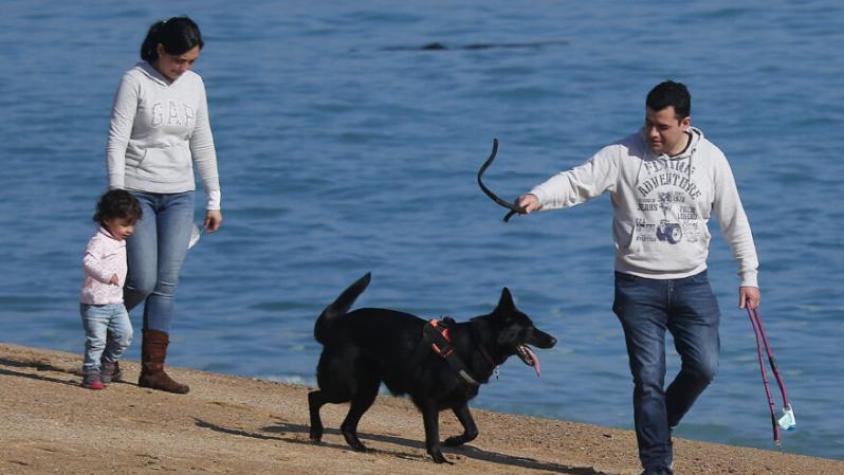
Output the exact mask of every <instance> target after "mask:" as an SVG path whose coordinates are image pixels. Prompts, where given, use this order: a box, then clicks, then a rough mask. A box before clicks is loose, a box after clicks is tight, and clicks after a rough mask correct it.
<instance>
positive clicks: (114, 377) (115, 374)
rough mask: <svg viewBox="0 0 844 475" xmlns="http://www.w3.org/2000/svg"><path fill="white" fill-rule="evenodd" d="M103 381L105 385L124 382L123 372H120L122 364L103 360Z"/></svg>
mask: <svg viewBox="0 0 844 475" xmlns="http://www.w3.org/2000/svg"><path fill="white" fill-rule="evenodd" d="M101 375H102V380H103V382H104V383H106V384H108V383H112V382H118V381H123V372H122V371H120V363H118V362H117V361H115V362H114V363H111V362H108V361H106V360H103V370H102V373H101Z"/></svg>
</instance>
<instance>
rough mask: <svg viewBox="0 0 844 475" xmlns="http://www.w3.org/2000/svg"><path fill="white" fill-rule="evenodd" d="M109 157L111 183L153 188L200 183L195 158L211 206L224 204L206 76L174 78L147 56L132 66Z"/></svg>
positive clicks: (118, 100)
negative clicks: (146, 58) (207, 96)
mask: <svg viewBox="0 0 844 475" xmlns="http://www.w3.org/2000/svg"><path fill="white" fill-rule="evenodd" d="M106 161H107V166H108V178H109V187H110V188H126V189H129V190H136V191H147V192H152V193H181V192H184V191H191V190H193V189H195V188H196V185H195V179H194V175H193V165H194V163H195V164H196V167H197V169H198V170H199V175H200V177H201V178H202V182H203V185H204V187H205V191H206V193H207V194H208V205H207V208H208V209H219V208H220V181H219V175H218V173H217V153H216V151H215V149H214V139H213V137H212V135H211V126H210V124H209V122H208V104H207V99H206V96H205V85H204V84H203V82H202V78H201V77H200V76H199V75H198V74H196V73H194V72H193V71H187V72H185V73H184V74H182V75H181V76H179V77H178V78H177V79H176V80H175V81H173V82H169V81H168V80H167V79H165V78H164V76H162V75H161V74H160V73H159V72H158V71H156V69H155V68H154V67H152V66H151V65H150V64H149V63H147V62H146V61H141V62H139V63H138V64H136V65H135V67H133V68H132V69H130V70H129V71H127V72H126V74H124V75H123V79H122V80H121V82H120V87H119V88H118V89H117V93H116V94H115V97H114V106H113V107H112V113H111V125H110V127H109V131H108V145H107V146H106Z"/></svg>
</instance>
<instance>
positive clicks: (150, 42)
mask: <svg viewBox="0 0 844 475" xmlns="http://www.w3.org/2000/svg"><path fill="white" fill-rule="evenodd" d="M163 26H164V22H163V21H157V22H155V23H153V24H152V26H150V27H149V31H148V32H147V37H146V38H144V42H143V43H142V44H141V59H143V60H144V61H146V62H148V63H150V64H152V63H154V62H155V61H156V60H157V59H158V43H159V41H158V36H159V34H160V33H161V28H162V27H163Z"/></svg>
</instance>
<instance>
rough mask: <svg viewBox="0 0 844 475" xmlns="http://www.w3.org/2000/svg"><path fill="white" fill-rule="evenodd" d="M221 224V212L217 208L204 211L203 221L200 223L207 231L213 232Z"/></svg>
mask: <svg viewBox="0 0 844 475" xmlns="http://www.w3.org/2000/svg"><path fill="white" fill-rule="evenodd" d="M222 224H223V213H221V212H220V210H218V209H209V210H208V211H206V212H205V221H204V222H203V223H202V226H203V227H204V228H205V230H206V231H208V232H209V233H213V232H214V231H216V230H218V229H220V226H222Z"/></svg>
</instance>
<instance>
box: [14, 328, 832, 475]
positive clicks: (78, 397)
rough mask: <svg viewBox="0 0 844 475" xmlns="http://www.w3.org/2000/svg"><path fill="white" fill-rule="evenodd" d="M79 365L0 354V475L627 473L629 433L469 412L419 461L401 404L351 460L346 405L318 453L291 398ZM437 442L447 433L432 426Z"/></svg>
mask: <svg viewBox="0 0 844 475" xmlns="http://www.w3.org/2000/svg"><path fill="white" fill-rule="evenodd" d="M79 364H80V355H76V354H71V353H64V352H56V351H49V350H40V349H33V348H27V347H22V346H15V345H7V344H0V473H2V474H45V473H61V474H81V473H118V474H130V473H174V474H191V473H237V474H241V473H242V474H264V473H278V474H314V473H320V474H334V473H344V474H345V473H350V474H351V473H373V474H388V473H401V474H403V475H404V474H444V473H447V474H455V475H457V474H459V475H463V474H479V473H483V474H505V473H507V474H510V473H563V474H577V475H588V474H635V473H638V471H639V468H638V461H637V459H636V457H635V453H636V448H635V447H636V444H635V438H634V434H633V433H632V432H630V431H623V430H618V429H609V428H603V427H596V426H589V425H585V424H575V423H570V422H564V421H553V420H544V419H537V418H531V417H522V416H513V415H507V414H499V413H494V412H488V411H480V410H476V411H474V413H475V417H476V420H477V422H478V426H479V428H480V432H481V435H480V436H479V437H478V438H477V439H476V440H475V441H473V442H472V443H470V444H469V445H468V446H466V447H463V448H459V449H448V448H446V449H445V450H444V452H445V454H446V457H447V458H448V460H449V461H451V462H453V463H454V464H453V465H449V466H441V465H437V464H435V463H433V462H432V461H431V459H430V458H429V457H428V456H427V454H426V453H425V449H424V446H423V443H422V441H423V438H424V433H423V430H422V420H421V417H420V416H419V414H418V413H417V412H416V410H415V409H414V408H413V406H412V405H411V404H409V403H408V401H406V400H404V399H400V398H393V397H387V396H381V397H379V400H378V401H376V403H375V405H374V406H373V408H372V409H371V410H370V411H369V412H368V413H367V414H366V416H364V418H363V420H362V421H361V426H360V432H361V438H362V440H363V442H364V443H365V444H367V445H368V446H369V448H370V449H373V450H372V451H370V452H368V453H358V452H354V451H351V450H350V449H349V448H348V446H347V445H346V444H345V442H344V441H343V438H342V436H341V435H340V434H339V432H338V431H337V427H338V426H339V424H340V422H341V421H342V418H343V416H344V415H345V410H346V406H345V405H343V406H331V405H329V406H326V407H325V408H324V409H323V420H324V422H325V424H326V428H327V430H326V434H325V437H324V439H323V443H322V444H321V445H314V444H312V443H311V442H310V441H309V440H308V410H307V392H308V388H307V387H305V386H298V385H289V384H279V383H273V382H267V381H260V380H252V379H244V378H237V377H231V376H224V375H219V374H213V373H206V372H202V371H194V370H188V369H183V368H175V369H172V370H171V372H172V373H173V374H174V376H175V377H176V378H177V379H179V380H181V381H184V382H186V383H188V384H190V386H191V388H192V390H191V393H190V394H188V395H185V396H179V395H173V394H167V393H163V392H159V391H151V390H147V389H142V388H139V387H137V386H136V385H135V384H134V381H135V380H136V379H137V374H138V370H139V368H138V364H137V363H136V362H125V363H124V366H125V369H124V371H125V372H126V373H127V377H128V380H129V381H133V382H131V383H119V384H112V385H110V386H109V387H108V389H106V390H103V391H90V390H86V389H82V388H81V387H79V382H80V379H81V378H80V377H79V374H78V367H79ZM441 421H442V429H441V433H442V435H443V437H446V436H448V435H450V434H455V433H457V432H458V431H459V429H458V425H457V422H456V420H455V419H454V417H453V415H451V414H450V413H443V414H442V416H441ZM675 448H676V461H675V469H676V471H677V473H679V474H708V473H712V474H714V473H718V474H722V473H731V474H745V473H746V474H767V473H770V474H786V473H805V474H842V473H844V462H842V461H836V460H828V459H819V458H812V457H804V456H797V455H789V454H782V453H778V452H774V451H764V450H757V449H748V448H739V447H731V446H726V445H718V444H709V443H702V442H695V441H689V440H682V439H679V440H677V441H676V442H675Z"/></svg>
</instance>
